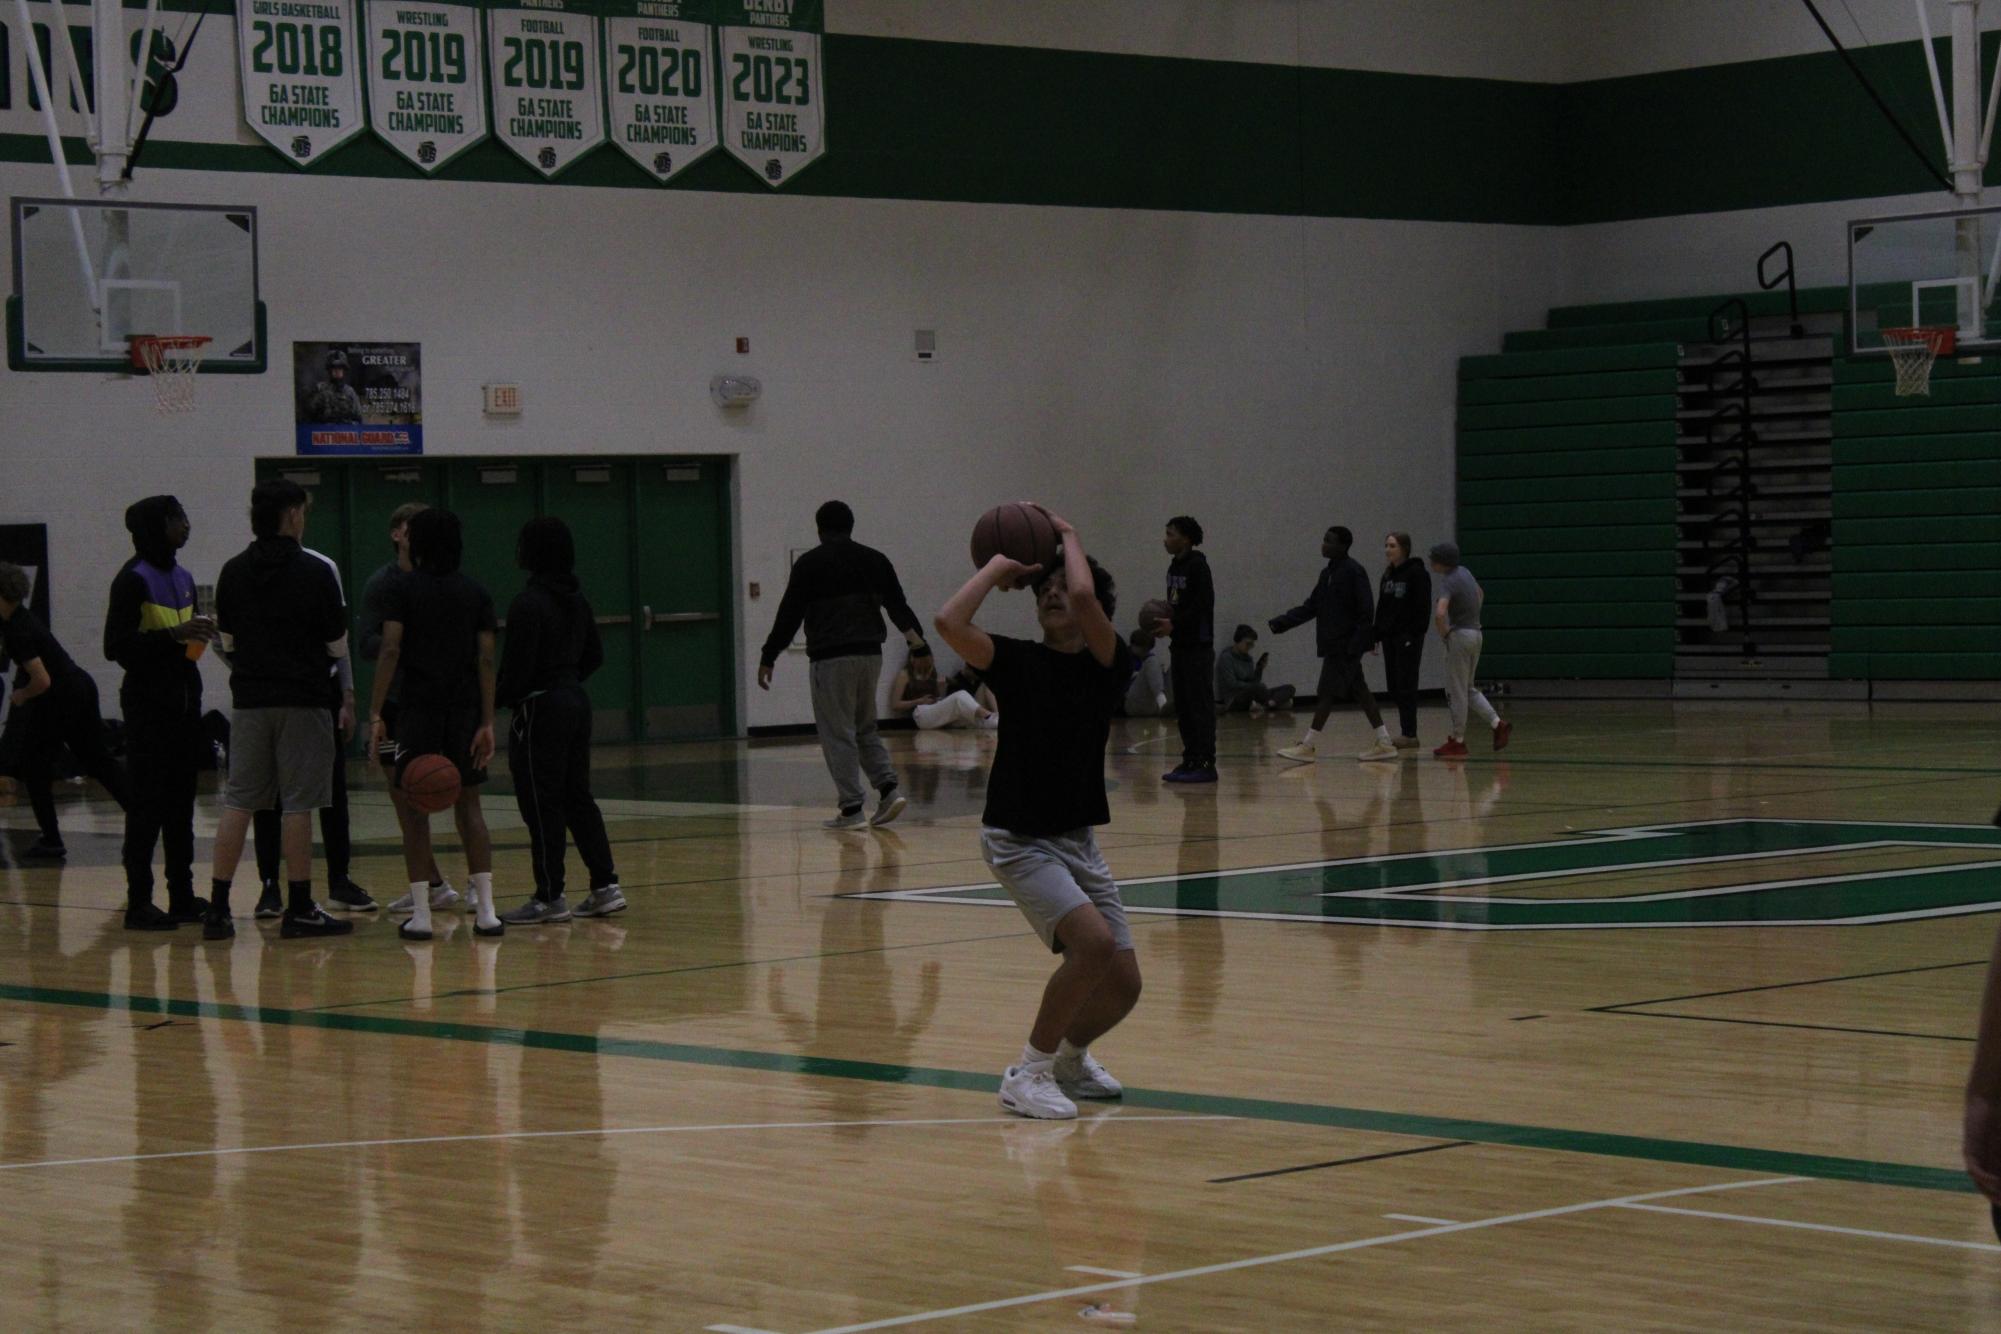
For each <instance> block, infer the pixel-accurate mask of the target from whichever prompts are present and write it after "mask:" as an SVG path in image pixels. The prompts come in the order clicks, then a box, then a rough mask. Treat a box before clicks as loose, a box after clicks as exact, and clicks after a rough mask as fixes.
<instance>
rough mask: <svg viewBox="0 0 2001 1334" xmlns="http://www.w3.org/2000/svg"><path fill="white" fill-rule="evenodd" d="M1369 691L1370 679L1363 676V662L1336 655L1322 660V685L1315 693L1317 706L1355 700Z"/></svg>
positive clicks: (1358, 659)
mask: <svg viewBox="0 0 2001 1334" xmlns="http://www.w3.org/2000/svg"><path fill="white" fill-rule="evenodd" d="M1366 689H1368V679H1367V678H1366V677H1364V676H1363V675H1362V660H1361V659H1360V658H1350V657H1346V656H1344V655H1341V654H1334V655H1332V656H1330V657H1325V658H1322V659H1321V660H1320V685H1319V686H1318V688H1317V689H1316V690H1315V691H1314V698H1313V702H1314V704H1315V705H1316V706H1319V705H1324V704H1326V703H1328V702H1329V701H1330V700H1337V699H1341V700H1354V699H1358V698H1360V692H1361V691H1363V690H1366Z"/></svg>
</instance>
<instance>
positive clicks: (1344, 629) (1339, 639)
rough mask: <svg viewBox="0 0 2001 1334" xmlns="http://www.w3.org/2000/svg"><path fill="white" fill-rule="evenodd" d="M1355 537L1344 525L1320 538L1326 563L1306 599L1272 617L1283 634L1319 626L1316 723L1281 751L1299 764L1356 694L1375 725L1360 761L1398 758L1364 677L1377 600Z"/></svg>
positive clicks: (1312, 755) (1316, 754) (1313, 754)
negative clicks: (1354, 551) (1341, 703)
mask: <svg viewBox="0 0 2001 1334" xmlns="http://www.w3.org/2000/svg"><path fill="white" fill-rule="evenodd" d="M1354 544H1355V535H1354V534H1353V533H1351V532H1349V531H1348V530H1347V529H1346V528H1343V527H1342V526H1341V525H1340V524H1336V525H1334V526H1333V527H1332V528H1329V529H1328V530H1327V532H1326V534H1325V535H1324V536H1322V537H1321V539H1320V554H1321V555H1322V556H1325V557H1326V558H1327V567H1326V568H1325V569H1323V570H1321V572H1320V578H1319V580H1318V582H1316V583H1315V584H1314V585H1313V591H1312V592H1311V593H1308V594H1307V595H1306V601H1304V602H1302V603H1300V604H1299V605H1298V606H1297V607H1294V608H1293V609H1292V610H1291V611H1288V612H1283V613H1281V614H1279V615H1277V616H1274V617H1272V618H1271V621H1270V625H1271V632H1272V633H1273V634H1275V635H1282V634H1284V633H1285V632H1286V631H1287V630H1290V629H1292V627H1294V626H1295V625H1304V624H1306V623H1307V622H1308V621H1313V622H1314V623H1315V624H1314V640H1315V647H1316V648H1317V649H1319V651H1320V684H1319V686H1318V687H1317V688H1316V689H1315V691H1314V699H1313V726H1311V727H1309V728H1307V729H1306V736H1305V737H1304V738H1303V739H1302V740H1301V741H1300V742H1299V744H1298V745H1296V746H1287V747H1286V748H1285V749H1284V750H1281V751H1280V752H1279V755H1280V756H1281V757H1282V758H1284V759H1288V760H1291V761H1292V762H1293V763H1295V764H1311V763H1313V762H1314V761H1315V760H1317V759H1319V758H1320V748H1319V743H1320V729H1321V728H1323V727H1325V726H1327V717H1328V715H1329V714H1331V713H1333V712H1334V701H1335V700H1337V699H1341V698H1343V697H1352V698H1353V699H1354V701H1355V703H1356V704H1358V705H1360V706H1361V710H1362V715H1363V716H1364V717H1366V718H1367V719H1368V720H1369V725H1370V726H1371V727H1373V728H1375V729H1376V743H1375V744H1374V745H1373V746H1371V747H1369V749H1367V750H1365V751H1363V752H1362V753H1361V755H1359V756H1358V757H1357V758H1358V759H1363V760H1393V759H1395V758H1396V757H1397V748H1396V746H1395V745H1394V744H1393V743H1392V742H1391V741H1390V730H1389V729H1388V728H1387V727H1384V726H1383V715H1382V713H1381V711H1380V710H1378V709H1377V708H1376V694H1375V692H1374V691H1373V690H1371V689H1369V683H1368V681H1367V680H1365V679H1364V678H1363V676H1362V655H1363V654H1364V653H1367V652H1368V651H1369V646H1370V645H1371V644H1373V643H1375V640H1376V627H1375V599H1374V598H1373V597H1372V596H1371V595H1370V593H1369V576H1368V572H1367V571H1365V570H1364V569H1363V568H1362V567H1361V565H1360V564H1359V563H1358V562H1357V561H1356V560H1355V558H1354V557H1352V556H1350V555H1349V554H1348V549H1349V548H1350V547H1352V546H1353V545H1354Z"/></svg>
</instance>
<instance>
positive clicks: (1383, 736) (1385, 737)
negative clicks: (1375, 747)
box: [1376, 723, 1390, 746]
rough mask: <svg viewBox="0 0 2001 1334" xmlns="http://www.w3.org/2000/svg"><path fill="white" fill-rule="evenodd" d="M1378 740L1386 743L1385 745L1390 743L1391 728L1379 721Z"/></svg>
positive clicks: (1377, 727)
mask: <svg viewBox="0 0 2001 1334" xmlns="http://www.w3.org/2000/svg"><path fill="white" fill-rule="evenodd" d="M1376 740H1378V741H1380V742H1382V743H1383V744H1384V745H1385V746H1387V745H1389V744H1390V729H1389V728H1387V727H1385V726H1383V725H1382V724H1381V723H1377V724H1376Z"/></svg>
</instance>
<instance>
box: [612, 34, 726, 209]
mask: <svg viewBox="0 0 2001 1334" xmlns="http://www.w3.org/2000/svg"><path fill="white" fill-rule="evenodd" d="M715 7H716V0H608V4H607V7H606V11H605V19H604V47H605V75H606V81H607V83H608V85H609V86H608V88H607V91H608V93H609V94H610V100H611V138H612V142H613V143H615V144H617V145H618V147H619V150H620V151H621V152H623V153H624V154H625V155H626V156H627V157H629V158H631V159H632V160H633V161H634V162H637V163H638V164H639V165H640V166H641V167H642V168H644V169H645V170H646V171H647V172H648V173H649V174H650V175H652V176H653V178H654V179H655V180H661V181H665V180H668V179H670V178H672V177H673V176H674V175H675V174H676V173H678V172H680V171H681V170H683V169H684V168H686V167H687V166H688V164H690V163H692V162H694V161H695V160H696V159H697V158H699V157H701V156H702V155H703V154H705V153H707V152H708V151H709V150H710V149H712V148H714V147H715V146H716V94H715V68H716V67H715V41H714V36H713V34H714V31H715V30H714V27H713V26H712V25H713V23H714V18H715Z"/></svg>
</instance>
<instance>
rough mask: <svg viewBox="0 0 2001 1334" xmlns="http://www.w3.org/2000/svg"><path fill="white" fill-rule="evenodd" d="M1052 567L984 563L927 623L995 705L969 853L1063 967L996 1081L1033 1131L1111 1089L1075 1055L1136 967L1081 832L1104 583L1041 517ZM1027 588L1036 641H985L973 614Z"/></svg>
mask: <svg viewBox="0 0 2001 1334" xmlns="http://www.w3.org/2000/svg"><path fill="white" fill-rule="evenodd" d="M1049 517H1050V522H1051V523H1052V524H1053V525H1054V526H1055V529H1056V534H1057V537H1058V538H1059V539H1060V541H1061V542H1062V566H1061V568H1060V569H1056V570H1051V571H1044V570H1043V569H1042V567H1041V566H1039V565H1024V564H1022V563H1021V562H1019V561H1017V560H1013V559H1011V558H1010V557H1009V556H1007V555H1006V554H1000V555H996V556H994V557H993V558H992V559H991V560H989V561H988V562H987V563H986V565H985V566H983V567H982V568H981V569H980V571H979V573H977V574H975V575H974V576H973V577H972V578H971V579H970V580H968V581H967V582H966V586H965V587H964V588H961V589H960V590H959V591H958V592H957V593H955V594H953V596H952V599H951V601H949V602H947V603H946V604H945V606H944V607H943V608H942V609H941V610H940V611H939V612H938V615H937V617H936V619H935V621H934V622H933V623H934V624H935V625H936V627H937V630H938V633H939V635H940V636H941V637H943V639H944V640H945V642H946V643H947V644H950V645H951V646H952V648H953V650H954V651H955V652H957V653H958V654H959V656H960V657H962V658H964V659H965V660H966V664H967V665H968V666H970V667H972V668H975V669H976V670H978V671H981V672H984V673H985V674H986V680H987V684H988V685H989V686H990V687H991V688H992V689H993V692H994V695H995V696H996V698H997V699H998V700H999V702H1000V706H1001V708H1000V741H999V747H998V749H997V750H996V751H995V753H994V763H993V770H992V772H991V773H990V774H989V775H988V778H987V805H986V811H985V813H984V815H983V816H982V819H981V824H982V828H981V830H980V849H981V853H982V855H983V856H984V857H985V859H986V862H987V865H988V866H990V867H992V868H993V871H994V874H995V876H997V877H998V878H999V880H1000V883H1001V884H1002V885H1003V886H1004V887H1005V888H1006V889H1007V892H1008V894H1009V895H1010V896H1011V897H1012V898H1013V899H1014V901H1015V905H1016V906H1017V907H1019V908H1020V909H1021V911H1022V914H1023V915H1024V916H1025V917H1027V918H1028V920H1029V923H1030V924H1031V925H1032V926H1034V928H1035V932H1036V934H1037V935H1038V936H1040V937H1041V938H1042V941H1043V943H1044V944H1045V945H1047V946H1048V947H1049V948H1050V949H1051V950H1052V951H1054V952H1055V953H1057V954H1059V955H1061V956H1062V959H1063V962H1062V964H1061V966H1059V967H1058V968H1057V970H1056V972H1055V974H1054V975H1053V976H1052V977H1051V978H1050V979H1049V983H1048V985H1047V986H1046V987H1045V988H1044V989H1043V993H1042V1006H1041V1009H1040V1010H1039V1011H1037V1013H1036V1016H1035V1026H1034V1028H1032V1029H1031V1030H1030V1031H1029V1035H1028V1045H1027V1046H1026V1047H1024V1048H1023V1049H1022V1053H1021V1059H1020V1060H1019V1061H1018V1062H1017V1063H1016V1064H1014V1065H1011V1066H1009V1067H1008V1068H1007V1072H1006V1074H1004V1075H1003V1076H1002V1078H1001V1087H1000V1103H1001V1106H1003V1107H1005V1108H1007V1109H1008V1110H1009V1111H1011V1112H1015V1113H1018V1114H1019V1115H1022V1116H1029V1117H1037V1118H1041V1119H1045V1120H1068V1119H1070V1118H1072V1117H1075V1116H1076V1115H1077V1104H1076V1103H1075V1101H1073V1099H1077V1098H1116V1097H1118V1096H1119V1095H1120V1093H1121V1092H1122V1091H1123V1090H1122V1089H1121V1088H1120V1085H1119V1082H1118V1080H1116V1079H1114V1078H1112V1076H1111V1074H1110V1073H1109V1072H1108V1071H1107V1070H1106V1069H1105V1067H1104V1066H1102V1065H1100V1064H1098V1062H1097V1061H1096V1060H1094V1059H1092V1057H1091V1055H1090V1052H1089V1050H1088V1048H1089V1047H1090V1045H1091V1043H1092V1042H1093V1041H1095V1040H1096V1039H1097V1038H1099V1037H1102V1036H1103V1035H1104V1034H1106V1033H1108V1032H1110V1031H1111V1029H1112V1028H1113V1027H1114V1026H1115V1025H1117V1024H1118V1022H1119V1021H1120V1020H1122V1019H1124V1018H1125V1017H1126V1015H1127V1014H1128V1013H1130V1012H1131V1010H1132V1008H1133V1005H1134V1003H1135V1002H1137V1001H1138V1000H1139V992H1140V976H1139V962H1138V959H1137V958H1136V957H1135V955H1134V953H1133V942H1132V933H1131V932H1130V931H1129V930H1128V929H1127V927H1126V911H1125V905H1124V904H1123V903H1121V902H1120V901H1119V887H1118V884H1117V883H1116V882H1115V881H1114V880H1113V879H1112V873H1111V871H1110V870H1109V869H1107V868H1106V866H1105V859H1104V857H1103V856H1102V855H1101V854H1100V853H1099V851H1098V844H1097V839H1096V837H1095V835H1094V834H1093V833H1092V829H1093V827H1094V826H1096V825H1101V824H1106V823H1109V822H1110V819H1111V815H1110V811H1109V809H1108V808H1107V805H1106V802H1105V741H1106V738H1107V736H1108V735H1109V734H1110V731H1111V719H1112V711H1113V708H1114V707H1115V706H1116V705H1117V703H1118V701H1119V699H1120V698H1121V697H1122V696H1123V695H1124V693H1125V687H1126V682H1127V680H1128V679H1129V678H1130V677H1131V676H1132V672H1133V664H1132V654H1131V652H1130V650H1128V649H1127V648H1126V645H1125V642H1124V641H1123V640H1121V639H1120V638H1119V633H1118V631H1117V630H1115V629H1113V627H1112V621H1111V613H1112V609H1113V607H1114V605H1115V598H1114V591H1113V583H1112V576H1111V574H1110V573H1109V572H1108V571H1106V570H1105V569H1104V568H1103V567H1102V566H1100V565H1098V564H1097V562H1095V561H1093V560H1091V559H1090V558H1089V557H1088V556H1086V555H1085V554H1084V547H1083V544H1082V542H1080V541H1079V540H1078V537H1077V530H1076V529H1074V528H1072V527H1071V526H1070V525H1069V524H1067V523H1065V522H1064V521H1063V520H1062V519H1059V518H1057V517H1056V516H1055V515H1050V516H1049ZM1024 583H1030V584H1032V586H1033V587H1034V590H1035V614H1036V619H1037V620H1038V621H1039V622H1040V623H1041V626H1042V640H1041V642H1040V643H1035V642H1031V641H1029V640H1023V639H1008V638H1005V637H1002V636H999V635H990V634H988V633H987V632H986V631H985V630H983V629H981V628H980V627H979V626H977V625H975V624H974V623H973V616H974V614H975V613H977V612H978V611H979V609H980V604H981V603H983V602H985V601H986V597H987V594H988V593H990V592H992V591H993V590H994V589H996V588H1017V587H1020V586H1022V585H1023V584H1024Z"/></svg>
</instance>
